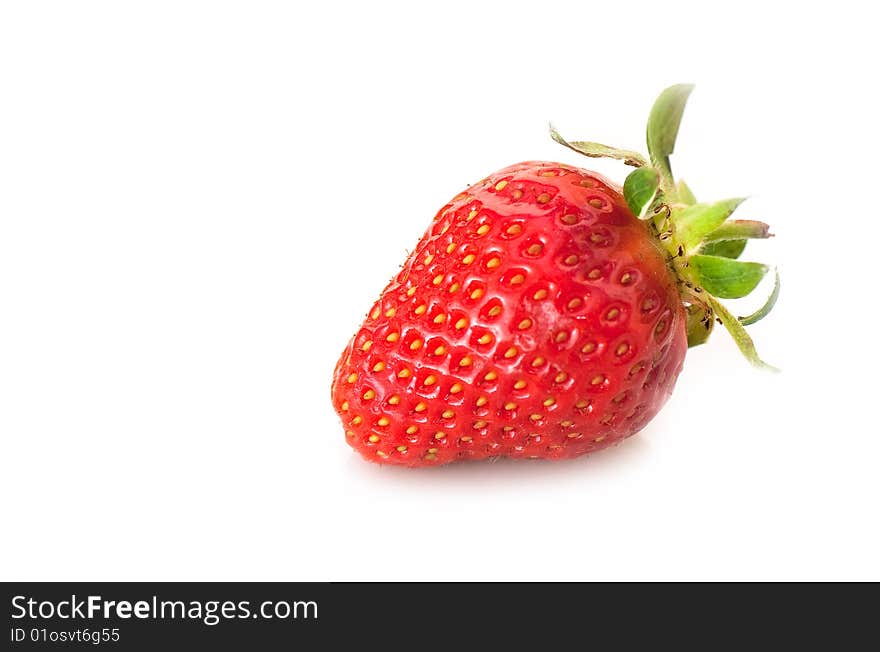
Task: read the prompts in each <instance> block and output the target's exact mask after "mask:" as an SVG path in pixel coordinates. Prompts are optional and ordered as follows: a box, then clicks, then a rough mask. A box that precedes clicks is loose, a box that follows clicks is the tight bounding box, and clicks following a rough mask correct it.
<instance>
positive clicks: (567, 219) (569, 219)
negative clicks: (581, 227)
mask: <svg viewBox="0 0 880 652" xmlns="http://www.w3.org/2000/svg"><path fill="white" fill-rule="evenodd" d="M559 221H560V222H562V223H563V224H568V225H569V226H570V225H572V224H577V221H578V218H577V215H571V214H569V215H563V216H562V217H560V218H559Z"/></svg>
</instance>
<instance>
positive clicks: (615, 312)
mask: <svg viewBox="0 0 880 652" xmlns="http://www.w3.org/2000/svg"><path fill="white" fill-rule="evenodd" d="M619 315H620V310H618V309H617V308H612V309H611V310H609V311H608V312H607V313H605V319H607V320H608V321H614V320H615V319H617V317H618V316H619Z"/></svg>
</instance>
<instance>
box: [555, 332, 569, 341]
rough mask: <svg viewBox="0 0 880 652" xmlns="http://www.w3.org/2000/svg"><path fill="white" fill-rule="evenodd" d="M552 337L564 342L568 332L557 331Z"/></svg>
mask: <svg viewBox="0 0 880 652" xmlns="http://www.w3.org/2000/svg"><path fill="white" fill-rule="evenodd" d="M554 339H555V340H556V342H557V343H561V342H564V341H565V340H567V339H568V333H566V332H565V331H559V332H558V333H556V337H555V338H554Z"/></svg>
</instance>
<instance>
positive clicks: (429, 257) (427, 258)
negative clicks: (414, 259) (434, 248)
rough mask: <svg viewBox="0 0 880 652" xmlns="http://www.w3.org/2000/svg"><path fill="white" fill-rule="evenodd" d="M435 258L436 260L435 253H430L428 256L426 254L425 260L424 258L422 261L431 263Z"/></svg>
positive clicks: (426, 263) (427, 263)
mask: <svg viewBox="0 0 880 652" xmlns="http://www.w3.org/2000/svg"><path fill="white" fill-rule="evenodd" d="M433 260H434V254H428V255H427V256H425V260H423V261H422V262H423V263H424V264H425V265H430V264H431V263H432V262H433Z"/></svg>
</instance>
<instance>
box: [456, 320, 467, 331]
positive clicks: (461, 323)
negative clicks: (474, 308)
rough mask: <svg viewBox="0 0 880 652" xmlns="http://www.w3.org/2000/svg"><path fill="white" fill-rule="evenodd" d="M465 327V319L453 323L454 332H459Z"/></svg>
mask: <svg viewBox="0 0 880 652" xmlns="http://www.w3.org/2000/svg"><path fill="white" fill-rule="evenodd" d="M465 326H467V319H465V318H464V317H462V318H461V319H459V320H458V321H457V322H455V330H458V331H460V330H461V329H462V328H464V327H465Z"/></svg>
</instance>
